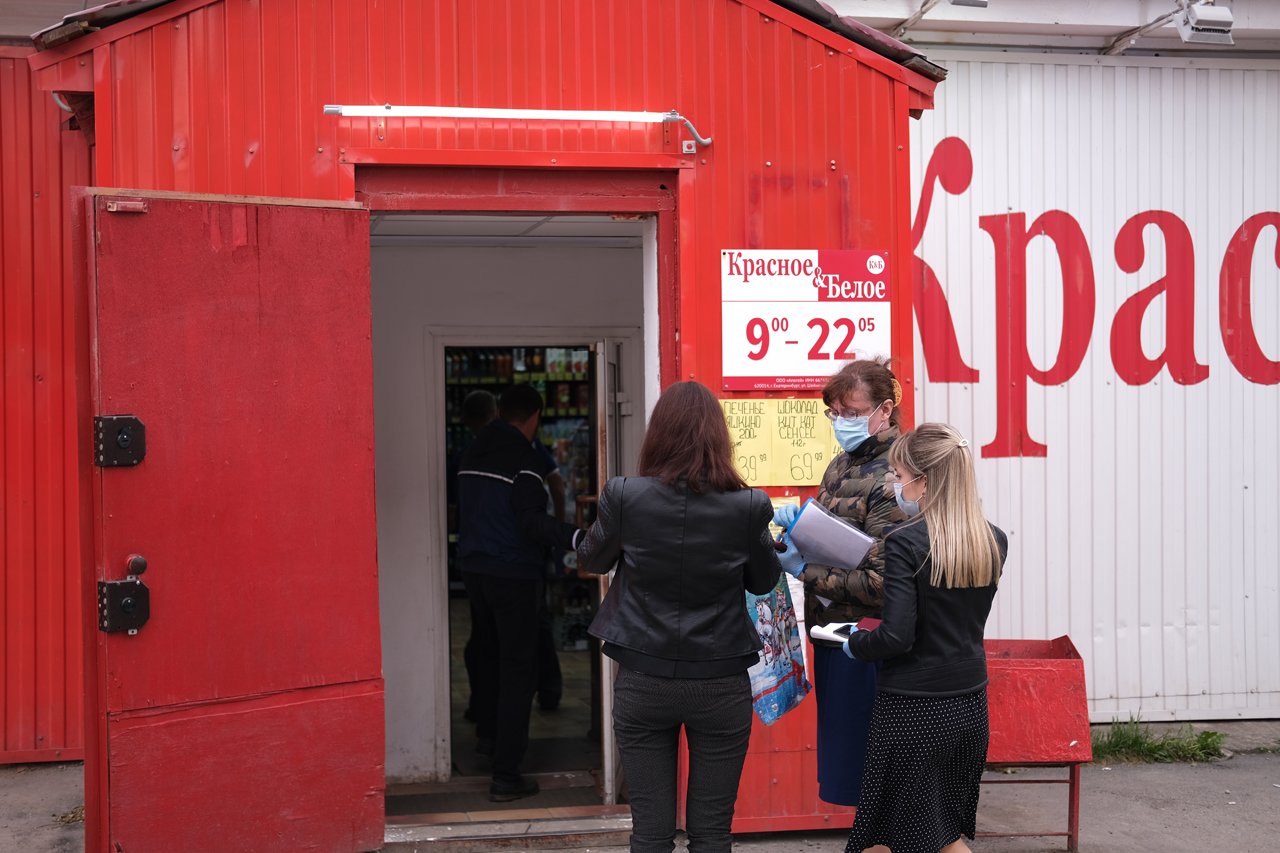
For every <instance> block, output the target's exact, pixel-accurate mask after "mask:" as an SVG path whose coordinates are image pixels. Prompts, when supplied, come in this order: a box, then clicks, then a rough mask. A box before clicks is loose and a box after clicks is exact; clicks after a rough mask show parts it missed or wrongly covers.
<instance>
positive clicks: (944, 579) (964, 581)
mask: <svg viewBox="0 0 1280 853" xmlns="http://www.w3.org/2000/svg"><path fill="white" fill-rule="evenodd" d="M968 447H969V442H968V441H966V440H965V439H964V438H962V437H961V436H960V434H959V433H958V432H956V431H955V430H954V429H952V428H951V427H949V426H947V425H946V424H936V423H935V424H921V425H920V427H919V428H918V429H916V430H915V432H912V433H908V434H907V435H905V436H903V437H902V438H899V439H898V440H897V441H896V442H894V445H893V447H892V448H891V449H890V450H889V464H890V466H891V467H892V470H893V474H894V477H895V479H896V482H895V483H894V489H895V491H896V493H897V500H898V504H899V506H900V507H901V508H902V511H903V512H904V513H905V514H906V515H907V516H908V518H909V519H910V520H909V521H906V522H904V523H902V524H900V525H898V526H897V527H895V528H893V529H892V530H891V531H890V532H889V533H888V534H887V535H886V536H885V540H884V546H885V560H884V617H883V620H882V621H881V623H880V625H879V627H877V628H875V629H874V630H872V631H855V632H854V633H853V635H852V636H850V637H849V639H848V640H847V641H845V644H844V649H845V654H847V655H849V656H850V657H854V658H857V659H859V660H864V661H880V662H881V666H880V675H879V679H878V681H877V685H876V686H877V693H876V700H875V705H874V707H873V708H872V712H871V736H870V740H869V742H868V744H867V760H866V765H865V767H864V769H863V774H862V799H861V802H860V803H859V804H858V814H857V817H856V818H855V819H854V823H853V830H852V832H851V833H850V835H849V843H848V846H847V847H846V851H845V853H860V851H863V850H865V849H866V848H868V847H872V846H874V845H878V844H883V845H886V846H888V847H889V849H891V850H892V851H893V853H938V851H942V853H964V851H968V850H969V847H968V846H967V845H966V844H965V843H964V836H968V837H969V838H973V835H974V829H975V826H974V823H975V818H976V814H977V810H978V783H979V782H980V781H981V778H982V768H983V765H984V764H985V763H986V757H987V734H988V729H987V657H986V652H985V651H984V649H983V645H982V641H983V634H984V631H985V628H986V623H987V616H988V614H990V612H991V602H992V599H993V598H994V597H995V594H996V585H997V584H998V583H999V581H1000V574H1001V571H1002V569H1003V567H1004V559H1005V554H1006V553H1007V552H1008V548H1009V545H1008V539H1007V538H1006V537H1005V535H1004V533H1003V532H1002V531H1001V530H1000V529H999V528H998V527H996V526H995V525H993V524H990V523H989V522H988V521H987V520H986V518H984V517H983V515H982V505H981V503H980V501H979V500H978V486H977V480H976V478H975V476H974V469H973V459H972V457H971V456H970V453H969V450H968Z"/></svg>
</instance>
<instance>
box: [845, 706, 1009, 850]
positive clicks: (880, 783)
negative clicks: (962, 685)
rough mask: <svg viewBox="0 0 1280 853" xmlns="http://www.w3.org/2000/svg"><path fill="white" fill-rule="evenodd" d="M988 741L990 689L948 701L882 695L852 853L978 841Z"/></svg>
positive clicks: (934, 847)
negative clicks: (880, 846)
mask: <svg viewBox="0 0 1280 853" xmlns="http://www.w3.org/2000/svg"><path fill="white" fill-rule="evenodd" d="M987 734H988V728H987V691H986V688H983V689H982V690H979V691H977V692H976V693H966V694H964V695H963V696H946V697H932V696H904V695H902V694H900V693H886V692H883V691H882V692H880V693H878V694H877V695H876V704H875V707H874V708H873V709H872V711H871V734H870V740H869V742H868V744H867V762H866V766H865V768H864V770H863V774H862V799H861V800H860V801H859V803H858V813H857V816H856V817H855V818H854V822H853V831H852V832H850V833H849V844H848V846H846V847H845V853H862V851H863V850H865V849H866V848H868V847H872V846H874V845H876V844H884V845H887V846H888V847H889V849H890V850H892V851H893V853H938V851H939V850H941V849H942V848H943V847H946V846H947V845H948V844H950V843H952V842H953V841H955V840H956V839H958V838H959V837H960V836H962V835H964V836H967V837H968V838H973V833H974V824H975V822H976V819H977V814H978V784H979V782H981V781H982V769H983V766H984V765H985V764H986V761H987Z"/></svg>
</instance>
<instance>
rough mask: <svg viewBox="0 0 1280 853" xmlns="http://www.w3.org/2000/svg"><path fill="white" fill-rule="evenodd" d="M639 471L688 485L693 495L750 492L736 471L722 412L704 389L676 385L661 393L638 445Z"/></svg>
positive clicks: (664, 480)
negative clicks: (641, 440)
mask: <svg viewBox="0 0 1280 853" xmlns="http://www.w3.org/2000/svg"><path fill="white" fill-rule="evenodd" d="M639 473H640V476H641V477H653V478H654V479H657V480H661V481H662V482H663V483H665V484H666V485H668V486H674V485H676V484H677V483H679V482H681V481H684V482H685V483H687V485H688V488H689V491H691V492H694V493H695V494H702V493H703V492H732V491H736V490H738V489H745V488H747V484H746V482H745V481H743V479H742V476H741V475H739V474H738V470H737V469H736V468H734V467H733V442H732V441H730V440H729V425H728V423H727V422H726V421H725V417H724V410H723V409H721V408H720V403H719V401H717V400H716V398H715V395H714V394H712V393H711V391H710V390H709V389H708V388H707V387H706V386H705V385H702V384H700V383H698V382H677V383H676V384H674V385H672V386H671V387H669V388H667V390H666V391H663V392H662V396H661V397H659V398H658V404H657V405H656V406H654V407H653V414H652V415H651V416H650V417H649V426H648V428H647V429H646V430H645V433H644V444H642V445H641V446H640V470H639Z"/></svg>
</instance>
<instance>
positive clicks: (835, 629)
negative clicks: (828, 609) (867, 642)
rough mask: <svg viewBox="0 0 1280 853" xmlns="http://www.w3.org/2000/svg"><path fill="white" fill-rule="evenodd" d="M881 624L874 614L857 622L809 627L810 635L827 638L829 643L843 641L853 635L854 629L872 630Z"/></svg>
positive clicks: (816, 637) (817, 638) (822, 638)
mask: <svg viewBox="0 0 1280 853" xmlns="http://www.w3.org/2000/svg"><path fill="white" fill-rule="evenodd" d="M879 624H880V620H879V619H876V618H875V617H874V616H865V617H863V618H862V619H859V620H858V621H857V622H832V623H831V624H830V625H814V626H813V627H812V628H810V629H809V636H810V637H812V638H813V639H815V640H826V641H827V642H829V643H843V642H844V641H845V640H847V639H849V637H850V636H852V635H853V632H854V631H872V630H874V629H875V628H876V626H877V625H879Z"/></svg>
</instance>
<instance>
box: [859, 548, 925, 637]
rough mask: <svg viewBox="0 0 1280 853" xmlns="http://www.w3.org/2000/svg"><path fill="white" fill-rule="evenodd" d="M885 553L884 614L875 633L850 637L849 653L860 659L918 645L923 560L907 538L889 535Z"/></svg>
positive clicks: (869, 632) (863, 632)
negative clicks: (918, 581)
mask: <svg viewBox="0 0 1280 853" xmlns="http://www.w3.org/2000/svg"><path fill="white" fill-rule="evenodd" d="M884 550H885V559H884V615H883V617H882V619H881V622H880V626H879V627H878V628H876V629H875V630H874V631H855V632H854V633H853V635H852V636H851V637H850V638H849V651H850V652H852V653H853V656H854V657H856V658H858V660H864V661H878V660H884V659H885V658H891V657H896V656H897V655H901V654H905V653H907V652H909V651H911V647H912V646H914V645H915V642H916V577H915V572H916V570H917V569H918V568H920V563H921V562H922V561H921V560H920V559H919V555H918V554H916V552H915V549H914V548H912V547H911V545H910V543H909V542H908V541H907V537H905V536H892V535H891V536H889V537H888V538H886V539H885V540H884Z"/></svg>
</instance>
